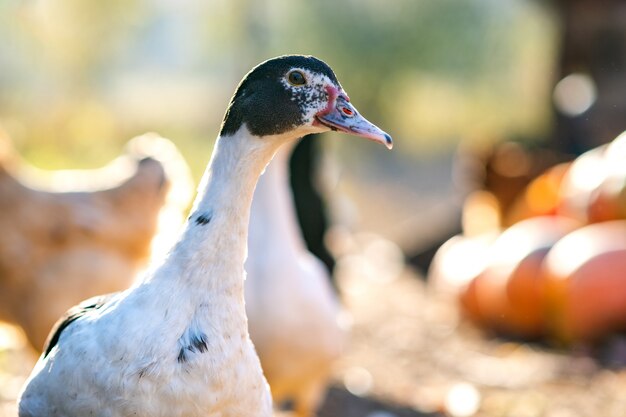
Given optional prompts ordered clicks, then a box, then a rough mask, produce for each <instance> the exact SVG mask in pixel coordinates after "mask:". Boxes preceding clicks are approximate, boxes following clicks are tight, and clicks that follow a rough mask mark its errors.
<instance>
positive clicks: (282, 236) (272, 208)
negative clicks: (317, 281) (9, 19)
mask: <svg viewBox="0 0 626 417" xmlns="http://www.w3.org/2000/svg"><path fill="white" fill-rule="evenodd" d="M294 145H295V142H294V143H289V144H288V145H287V146H284V147H283V148H281V149H280V151H278V152H277V153H276V156H275V157H274V159H273V160H272V162H271V163H270V164H269V165H268V167H267V169H266V170H265V172H264V173H263V175H261V178H260V179H259V183H258V185H257V187H256V190H255V192H254V199H253V201H252V213H251V218H250V236H249V240H248V242H249V245H250V247H251V248H253V249H252V250H256V251H257V252H260V253H262V252H263V251H267V250H272V249H275V250H280V251H281V253H289V252H300V251H304V249H305V243H304V240H303V238H302V234H301V233H300V230H299V228H298V219H297V215H296V210H295V205H294V201H293V195H292V193H291V191H290V186H289V157H290V156H291V153H292V151H293V147H294ZM270 236H271V237H272V245H271V246H270V247H268V244H267V241H268V237H270Z"/></svg>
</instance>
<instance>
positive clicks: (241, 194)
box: [155, 126, 287, 297]
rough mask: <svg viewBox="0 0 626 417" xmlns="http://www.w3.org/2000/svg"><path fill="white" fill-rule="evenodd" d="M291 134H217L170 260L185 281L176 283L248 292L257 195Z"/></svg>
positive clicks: (240, 294)
mask: <svg viewBox="0 0 626 417" xmlns="http://www.w3.org/2000/svg"><path fill="white" fill-rule="evenodd" d="M286 139H287V138H276V137H272V138H269V137H265V138H260V137H257V136H253V135H251V134H250V133H249V132H248V130H247V129H246V127H245V126H244V127H242V128H241V129H240V130H239V131H238V132H236V133H235V134H234V135H232V136H225V137H219V138H218V139H217V141H216V143H215V149H214V151H213V156H212V158H211V161H210V163H209V165H208V167H207V169H206V172H205V173H204V176H203V178H202V181H201V183H200V188H199V192H198V196H197V197H196V200H195V202H194V205H193V209H192V211H191V214H190V216H189V219H188V221H187V224H186V225H185V228H184V230H183V232H182V235H181V237H180V239H179V241H178V243H177V244H176V245H175V246H174V248H173V249H172V250H171V252H170V254H169V256H168V258H167V259H166V261H165V263H166V266H167V267H166V268H165V269H169V268H171V267H173V268H175V269H177V273H176V275H175V276H177V277H178V279H179V280H182V281H183V282H180V283H178V284H177V285H183V286H189V287H191V288H193V291H194V292H195V293H198V294H203V293H204V294H206V292H207V291H209V292H215V291H220V292H225V293H227V294H232V295H234V296H237V297H243V289H242V288H243V278H244V275H243V263H244V261H245V258H246V255H247V237H248V236H247V235H248V232H247V231H248V222H249V218H250V204H251V201H252V195H253V193H254V188H255V186H256V183H257V180H258V178H259V176H260V175H261V172H262V171H263V169H264V168H265V167H266V166H267V164H268V163H269V162H270V160H271V159H272V157H273V155H274V153H275V152H276V150H277V149H278V147H279V146H280V145H281V144H282V143H283V142H285V140H286ZM168 267H169V268H168ZM164 275H169V274H164ZM155 279H158V278H157V277H156V276H155Z"/></svg>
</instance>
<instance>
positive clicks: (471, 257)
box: [429, 132, 626, 344]
mask: <svg viewBox="0 0 626 417" xmlns="http://www.w3.org/2000/svg"><path fill="white" fill-rule="evenodd" d="M480 193H481V198H478V199H477V198H476V195H473V196H471V197H470V198H469V199H468V200H467V201H466V207H465V209H464V211H465V213H464V216H466V215H467V213H482V214H483V215H485V213H486V214H489V213H490V210H491V212H493V211H494V208H493V199H491V200H490V199H489V198H486V197H485V196H484V194H485V193H486V192H485V191H481V192H480ZM477 204H478V205H480V204H483V205H482V206H480V207H481V208H477V207H476V205H477ZM495 211H496V212H497V208H496V209H495ZM495 217H497V218H498V223H499V226H500V228H499V230H492V231H490V232H486V231H485V230H482V232H483V233H481V234H476V233H473V232H472V233H470V234H468V233H467V232H468V229H464V230H465V235H459V236H455V237H454V238H452V239H451V240H449V241H448V242H447V243H446V244H444V245H443V246H442V247H441V248H440V249H439V251H438V253H437V254H436V256H435V258H434V260H433V264H432V266H431V269H430V270H429V280H430V281H431V285H434V286H435V287H436V288H437V289H440V290H441V289H445V290H447V291H448V293H449V294H454V296H455V297H457V298H458V300H459V303H460V305H461V309H462V311H463V312H464V313H465V315H466V316H467V317H468V318H469V319H470V320H472V321H473V322H475V323H477V324H479V325H480V326H483V327H484V328H487V329H490V330H493V331H495V332H497V333H499V334H504V335H509V336H513V337H520V338H524V339H539V338H543V339H546V340H551V341H558V342H559V343H566V344H570V343H576V342H594V341H598V340H601V339H602V338H605V337H607V336H609V335H611V334H612V333H615V332H623V331H626V132H624V133H622V134H621V135H620V136H619V137H618V138H617V139H615V140H614V141H612V142H611V143H609V144H608V145H603V146H601V147H598V148H595V149H592V150H590V151H589V152H587V153H585V154H583V155H581V156H580V157H578V158H577V159H575V160H574V161H572V162H569V163H564V164H559V165H556V166H553V167H552V168H550V169H548V170H547V171H545V172H544V173H543V174H542V175H540V176H539V177H537V178H536V179H535V180H533V181H532V182H530V184H528V186H526V187H525V189H524V190H523V191H522V192H521V193H520V194H519V195H518V197H517V199H516V200H515V201H514V203H513V204H512V205H511V206H510V207H509V208H508V210H506V212H504V213H502V212H497V213H496V215H495Z"/></svg>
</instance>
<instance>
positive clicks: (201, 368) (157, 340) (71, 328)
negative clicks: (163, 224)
mask: <svg viewBox="0 0 626 417" xmlns="http://www.w3.org/2000/svg"><path fill="white" fill-rule="evenodd" d="M254 141H255V140H254V139H251V138H250V137H249V135H248V134H247V132H246V130H245V128H243V130H242V132H241V134H238V135H233V136H231V137H229V138H228V140H221V141H220V142H219V143H218V144H217V149H216V151H215V152H216V153H215V159H218V155H224V154H231V155H232V156H234V155H235V154H238V153H239V152H247V151H249V148H250V146H249V142H254ZM267 148H268V149H266V150H265V152H266V154H267V155H266V157H267V158H268V159H269V158H270V157H271V153H272V147H271V146H267ZM259 152H262V151H259ZM219 159H222V158H219ZM224 159H225V160H226V164H225V165H222V164H217V165H215V164H214V166H213V169H215V170H222V169H223V170H224V172H227V171H231V172H232V171H234V172H237V171H239V170H240V169H242V167H241V166H240V165H247V164H248V162H249V161H248V160H246V159H245V158H238V157H237V158H234V157H229V158H224ZM231 162H232V163H231ZM252 164H253V165H256V166H255V167H245V168H244V170H249V169H252V170H253V172H256V171H257V170H258V172H260V171H261V170H262V169H263V166H264V165H263V162H258V161H256V160H254V161H253V162H252ZM213 173H214V171H208V172H207V174H206V175H205V178H208V179H207V182H208V183H209V184H208V189H207V192H206V193H205V194H204V195H203V196H202V197H200V198H199V200H197V202H196V208H195V210H194V212H193V213H192V215H191V217H190V221H189V222H188V224H187V227H186V229H185V230H184V232H183V234H182V236H181V239H180V240H179V241H178V243H177V244H176V245H175V246H174V248H173V249H172V250H171V252H170V254H169V255H168V257H167V258H166V259H165V260H164V261H163V263H162V264H160V265H158V266H156V267H155V268H154V269H153V270H152V271H149V272H147V274H146V276H145V277H144V278H143V280H142V281H141V282H140V283H139V284H138V285H137V286H135V287H133V288H131V289H129V290H127V291H125V292H122V293H117V294H114V295H112V296H111V297H110V298H108V299H107V300H106V301H105V302H103V303H101V305H99V307H97V308H91V309H89V308H84V307H83V308H82V310H83V311H81V309H80V308H79V309H78V312H77V313H78V315H79V318H78V319H76V320H74V321H73V322H71V323H70V324H69V325H67V326H66V327H65V328H63V329H61V330H62V332H61V334H60V336H59V337H58V338H57V345H56V346H52V347H50V346H49V347H47V349H46V352H44V357H43V360H40V362H39V363H38V364H37V367H40V368H39V369H38V368H37V367H36V368H35V371H34V373H33V375H32V378H31V379H30V381H29V382H28V387H29V389H28V390H27V391H25V393H24V395H22V398H21V401H20V416H43V415H47V416H59V417H61V416H84V415H97V416H111V417H113V416H128V415H135V414H137V415H142V416H207V415H215V416H224V417H226V416H242V415H251V416H269V415H271V401H270V398H269V391H268V387H267V383H266V382H265V379H264V377H263V374H262V371H261V367H260V364H259V360H258V357H257V355H256V353H255V351H254V347H253V345H252V343H251V341H250V338H249V335H248V332H247V320H246V315H245V308H244V303H243V290H242V286H243V276H244V270H243V258H244V255H245V239H246V237H245V233H244V230H245V228H246V227H244V226H245V225H246V223H247V218H248V216H249V213H248V212H249V209H248V210H246V209H243V210H241V209H239V208H237V206H238V203H239V200H240V199H245V198H246V194H250V195H251V193H252V190H253V188H254V182H255V178H254V176H251V175H248V176H247V178H246V176H237V175H234V176H229V178H228V179H227V180H226V183H222V182H221V181H220V180H219V178H217V181H215V179H216V178H214V175H213ZM218 176H219V175H218ZM209 190H210V192H209ZM249 198H251V197H249ZM218 210H219V211H218ZM209 218H210V220H209V222H208V223H204V222H206V220H207V219H209ZM212 277H215V279H213V278H212ZM226 278H228V279H226ZM96 303H97V301H96ZM93 304H94V303H89V302H88V303H87V306H89V305H93ZM59 327H60V326H59ZM53 337H54V336H53ZM69 365H71V366H69ZM70 367H71V370H70V369H68V368H70ZM70 375H71V377H70ZM55 381H64V383H63V384H62V385H59V384H55V383H54V382H55ZM242 393H245V394H243V395H242ZM211 410H219V411H216V413H215V414H211V412H210V411H211ZM250 410H255V412H254V413H250Z"/></svg>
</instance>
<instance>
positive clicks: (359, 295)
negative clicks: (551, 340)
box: [0, 235, 626, 417]
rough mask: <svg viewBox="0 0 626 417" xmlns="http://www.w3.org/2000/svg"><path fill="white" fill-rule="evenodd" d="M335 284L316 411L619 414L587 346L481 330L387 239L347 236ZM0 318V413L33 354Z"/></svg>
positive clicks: (620, 387) (619, 385) (363, 415)
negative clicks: (337, 318)
mask: <svg viewBox="0 0 626 417" xmlns="http://www.w3.org/2000/svg"><path fill="white" fill-rule="evenodd" d="M344 244H345V246H346V248H344V249H345V250H344V256H343V257H342V258H341V260H340V262H339V264H338V269H337V274H336V275H337V279H338V285H339V287H340V289H341V292H342V294H343V299H344V303H345V306H346V310H347V312H348V314H346V319H345V320H344V321H345V322H346V323H349V324H351V336H350V338H349V343H348V346H347V349H346V352H345V355H344V357H343V359H342V360H341V361H340V362H339V363H338V364H337V367H336V372H335V377H334V381H333V382H332V386H331V388H330V389H329V394H328V397H327V400H326V403H325V404H324V406H323V407H322V409H321V410H320V412H319V416H320V417H394V416H395V417H417V416H446V415H449V416H455V417H463V416H478V417H505V416H506V417H599V416H602V417H624V416H626V371H624V370H619V369H609V368H604V367H601V366H599V365H598V363H597V362H596V361H595V360H593V359H591V358H590V357H588V356H585V355H583V354H568V353H565V352H556V351H554V350H550V349H549V348H543V347H538V346H534V345H526V344H520V343H514V342H510V341H502V340H497V339H491V338H488V337H486V336H485V335H484V334H482V333H481V332H480V331H478V330H477V329H475V328H474V327H472V326H471V325H469V324H466V323H463V322H462V320H460V319H459V316H458V313H457V311H456V308H455V305H454V304H453V303H450V302H449V301H446V299H444V298H442V297H439V296H437V295H436V294H433V293H432V292H431V291H430V290H429V288H428V286H427V285H426V284H425V283H424V281H423V280H422V279H421V277H419V275H418V274H416V273H415V272H413V271H411V270H410V269H409V268H406V267H405V266H404V263H403V261H402V253H401V252H400V251H399V249H398V248H397V247H395V246H394V245H393V244H391V243H389V242H388V241H385V240H383V239H380V238H378V237H376V236H373V235H363V236H360V237H357V238H356V239H352V238H351V239H349V242H347V243H345V242H344ZM33 361H34V358H33V356H32V355H30V354H29V352H28V351H26V350H25V348H24V344H23V341H21V339H20V337H19V334H16V332H15V330H14V329H12V328H8V327H2V328H0V404H1V405H0V417H8V416H15V415H16V414H15V404H14V399H15V396H16V394H17V392H18V390H19V388H20V386H21V385H22V383H23V381H24V379H25V377H26V376H27V373H28V372H29V371H30V368H31V366H32V364H33Z"/></svg>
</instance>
